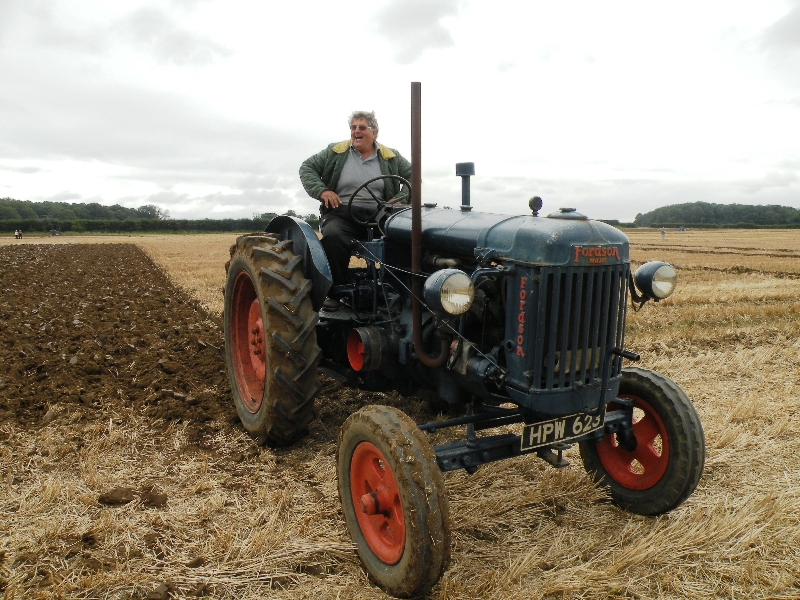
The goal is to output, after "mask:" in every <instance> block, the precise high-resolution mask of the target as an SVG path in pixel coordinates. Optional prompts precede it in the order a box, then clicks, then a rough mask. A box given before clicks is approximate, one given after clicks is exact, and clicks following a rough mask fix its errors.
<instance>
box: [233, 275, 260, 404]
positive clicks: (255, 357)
mask: <svg viewBox="0 0 800 600" xmlns="http://www.w3.org/2000/svg"><path fill="white" fill-rule="evenodd" d="M229 319H230V322H229V323H228V326H229V327H230V328H231V357H232V361H233V369H234V372H235V374H236V385H237V387H238V388H239V396H240V397H241V399H242V402H243V404H244V406H245V408H246V409H247V410H248V411H250V412H253V413H255V412H257V411H258V409H259V408H261V401H262V398H263V396H264V380H265V376H266V354H265V347H264V323H263V322H262V320H261V306H260V304H259V302H258V296H257V295H256V289H255V287H254V286H253V282H252V281H251V280H250V276H249V275H248V274H247V273H246V272H245V271H241V272H240V273H239V274H238V275H237V276H236V279H235V280H234V282H233V291H232V292H231V313H230V317H229Z"/></svg>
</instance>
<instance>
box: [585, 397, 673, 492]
mask: <svg viewBox="0 0 800 600" xmlns="http://www.w3.org/2000/svg"><path fill="white" fill-rule="evenodd" d="M620 398H627V399H629V400H632V401H633V406H634V415H633V435H634V436H635V437H636V449H635V450H633V451H632V452H628V451H627V450H625V449H624V448H622V447H621V446H620V445H619V442H618V441H617V438H616V435H615V434H610V435H607V436H605V437H604V438H603V440H602V441H601V442H600V443H599V444H597V456H598V458H599V459H600V463H601V464H602V465H603V468H604V469H605V470H606V473H608V475H609V476H610V477H611V478H612V479H613V480H614V481H615V482H616V483H618V484H619V485H621V486H623V487H625V488H628V489H629V490H647V489H650V488H651V487H653V486H654V485H656V484H657V483H658V482H659V481H661V478H662V477H663V476H664V473H665V472H666V470H667V464H668V463H669V438H668V437H667V430H666V428H665V427H664V423H663V421H662V420H661V417H659V416H658V413H656V411H654V410H653V407H652V406H650V405H649V404H648V403H647V402H645V401H644V400H642V399H641V398H639V397H638V396H632V395H630V394H620ZM618 408H619V407H617V406H615V405H613V404H610V405H609V410H615V409H618ZM636 409H639V410H636Z"/></svg>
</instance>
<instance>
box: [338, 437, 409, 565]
mask: <svg viewBox="0 0 800 600" xmlns="http://www.w3.org/2000/svg"><path fill="white" fill-rule="evenodd" d="M350 494H351V496H352V498H353V506H354V508H355V513H356V518H357V519H358V526H359V527H360V528H361V533H362V535H363V536H364V539H365V540H366V542H367V545H368V546H369V548H370V550H372V552H373V553H374V554H375V556H377V557H378V558H379V559H380V560H381V562H384V563H386V564H387V565H394V564H397V562H398V561H399V560H400V558H401V557H402V556H403V549H404V547H405V543H406V525H405V520H404V518H403V505H402V502H401V500H400V491H399V490H398V489H397V481H396V480H395V478H394V473H392V469H391V467H389V463H388V462H387V461H386V458H385V457H384V456H383V454H382V453H381V451H380V450H378V448H376V447H375V446H374V445H373V444H370V443H369V442H361V443H360V444H359V445H358V446H356V449H355V452H353V457H352V458H351V459H350Z"/></svg>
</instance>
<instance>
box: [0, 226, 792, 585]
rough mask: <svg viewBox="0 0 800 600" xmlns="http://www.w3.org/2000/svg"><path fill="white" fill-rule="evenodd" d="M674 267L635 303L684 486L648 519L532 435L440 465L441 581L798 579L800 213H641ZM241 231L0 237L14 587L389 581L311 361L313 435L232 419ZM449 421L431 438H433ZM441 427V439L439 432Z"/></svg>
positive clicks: (635, 245) (4, 491) (417, 411)
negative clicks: (369, 547)
mask: <svg viewBox="0 0 800 600" xmlns="http://www.w3.org/2000/svg"><path fill="white" fill-rule="evenodd" d="M628 235H629V237H630V239H631V257H632V260H633V261H634V262H635V263H637V264H638V263H640V262H644V261H646V260H651V259H660V260H667V261H669V262H671V263H672V264H674V265H675V266H676V267H677V268H678V271H679V288H678V290H677V292H676V294H675V296H674V297H673V298H670V299H668V300H667V301H664V302H662V303H660V304H659V305H652V304H648V305H646V306H645V308H644V309H643V310H642V311H641V312H639V313H633V312H632V311H630V312H629V315H630V317H629V323H628V330H627V342H626V346H627V347H628V348H629V349H631V350H633V351H636V352H639V353H641V355H642V361H641V363H639V366H642V367H645V368H650V369H654V370H657V371H659V372H661V373H664V374H665V375H667V376H669V377H671V378H672V379H674V380H675V381H676V382H678V383H679V385H681V387H682V388H683V389H684V390H685V391H686V392H687V393H688V395H689V396H690V398H692V399H693V401H694V403H695V406H696V408H697V410H698V413H699V414H700V418H701V420H702V422H703V426H704V429H705V434H706V444H707V459H706V468H705V472H704V475H703V478H702V480H701V482H700V485H699V487H698V489H697V491H696V492H695V493H694V494H693V495H692V496H691V497H690V498H689V499H688V500H687V501H686V502H685V503H684V504H683V505H682V506H681V507H679V508H678V509H677V510H675V511H673V512H672V513H670V514H668V515H665V516H662V517H659V518H656V519H652V518H644V517H639V516H636V515H630V514H627V513H625V512H622V511H620V510H618V509H617V508H615V507H614V506H613V505H611V504H609V503H608V502H607V500H606V498H605V495H604V493H603V492H602V490H598V489H596V488H595V487H594V486H593V485H592V484H591V482H590V480H589V479H588V477H587V476H586V475H585V473H584V472H583V469H582V467H581V463H580V458H579V457H578V454H577V450H576V449H573V450H570V451H568V452H567V458H568V459H569V460H570V461H571V462H572V465H571V466H570V467H569V468H567V469H563V470H559V471H556V470H553V469H551V468H550V467H548V466H547V465H545V464H544V463H543V462H542V461H541V460H539V459H538V458H536V457H535V456H527V457H524V458H522V459H518V460H513V461H506V462H502V463H496V464H493V465H486V466H483V467H481V469H480V470H479V471H478V472H477V473H476V474H475V475H472V476H470V475H467V474H465V473H460V472H459V473H450V474H447V475H446V476H445V480H446V484H447V489H448V493H449V497H450V504H451V513H452V515H453V523H454V531H453V552H452V556H453V559H452V562H451V567H450V569H449V570H448V571H447V572H446V573H445V575H444V577H443V578H442V580H441V582H440V583H439V585H437V586H436V588H434V591H433V593H432V595H431V597H433V598H442V599H445V598H448V599H449V598H453V599H462V598H463V599H467V598H470V599H472V598H475V599H477V598H498V599H500V598H510V599H522V598H524V599H526V600H528V599H536V598H608V597H623V598H797V597H800V550H798V548H800V491H798V489H799V488H798V480H800V453H798V452H797V432H798V431H800V410H798V404H799V403H800V335H799V334H800V305H798V303H797V301H796V299H797V298H798V297H800V232H797V231H689V232H674V231H670V232H668V233H667V235H666V238H665V239H664V240H662V239H661V236H660V235H659V233H658V231H649V230H648V231H631V232H628ZM233 239H234V236H232V235H202V236H201V235H198V236H141V237H117V236H115V237H92V238H88V237H87V238H79V237H70V238H65V237H62V238H57V239H55V238H40V239H36V238H28V239H24V240H22V241H15V240H13V239H10V238H4V239H2V240H0V365H2V368H0V594H2V595H3V598H5V599H10V598H15V599H21V598H119V599H123V598H126V599H133V598H151V599H156V598H167V597H169V598H189V597H209V598H242V599H255V598H287V599H288V598H315V600H317V599H318V600H323V599H334V598H342V599H343V598H358V599H371V598H384V597H385V594H383V592H381V591H380V590H379V589H378V588H375V587H374V586H372V585H371V584H370V583H369V581H368V580H367V578H366V577H365V575H364V573H363V571H362V569H361V567H360V564H359V562H358V559H357V557H356V555H355V553H354V551H353V550H352V546H351V543H350V541H349V539H348V537H347V534H346V531H345V527H344V522H343V519H342V516H341V512H340V509H339V501H338V496H337V493H336V480H335V464H334V455H335V444H336V435H337V433H338V429H339V426H340V425H341V423H342V422H343V421H344V419H345V418H346V417H347V415H348V414H350V413H351V412H352V411H354V410H357V409H358V408H359V407H360V406H363V405H365V404H390V405H393V406H397V407H399V408H401V409H402V410H404V411H406V412H408V413H409V414H410V415H411V416H412V418H414V419H416V420H417V421H418V422H420V421H422V420H424V419H430V418H433V417H434V416H435V415H433V414H432V413H430V412H428V410H429V409H428V408H427V406H426V405H425V404H424V403H422V402H420V401H418V400H415V399H403V398H400V397H399V396H397V395H394V394H388V395H386V394H377V393H369V392H364V391H359V390H354V389H348V388H343V387H341V386H340V385H339V384H336V383H334V382H332V381H330V380H327V379H326V380H324V388H323V391H322V393H321V395H320V396H319V398H318V400H317V406H318V412H319V418H318V419H317V421H316V422H315V424H314V427H313V431H312V433H311V435H310V436H309V437H308V438H306V439H305V440H303V441H302V442H301V443H300V444H298V445H297V446H296V447H294V448H292V449H288V450H271V449H268V448H260V447H257V446H256V445H255V443H254V442H253V441H252V440H251V439H250V438H248V437H247V435H245V434H244V432H243V430H242V428H241V427H240V425H239V424H238V420H237V418H236V414H235V410H234V409H233V406H232V400H231V399H230V389H229V387H228V382H227V376H226V375H225V366H224V360H223V358H222V356H221V354H220V351H219V350H220V348H221V347H222V345H223V342H222V332H221V329H220V327H219V322H220V316H221V312H222V294H221V291H220V290H221V287H222V285H223V282H224V271H223V264H224V262H225V260H227V258H228V248H229V246H230V244H231V243H232V242H233ZM442 439H443V438H442ZM436 441H437V442H440V441H441V440H440V439H437V440H436Z"/></svg>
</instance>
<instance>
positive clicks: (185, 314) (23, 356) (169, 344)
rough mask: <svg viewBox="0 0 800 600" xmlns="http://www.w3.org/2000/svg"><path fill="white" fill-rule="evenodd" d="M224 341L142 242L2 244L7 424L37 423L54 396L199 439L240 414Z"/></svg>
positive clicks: (0, 376)
mask: <svg viewBox="0 0 800 600" xmlns="http://www.w3.org/2000/svg"><path fill="white" fill-rule="evenodd" d="M222 346H223V337H222V332H221V330H220V329H219V328H218V327H217V326H216V325H215V324H214V322H213V321H212V320H211V319H210V318H209V316H208V315H207V314H205V313H204V312H203V311H202V310H201V309H200V307H199V306H198V304H197V303H195V302H194V301H193V300H191V299H190V298H188V297H187V296H186V295H185V294H184V293H183V292H181V291H180V290H179V289H177V288H176V287H175V286H174V285H173V284H172V283H171V282H170V281H169V280H168V279H167V277H166V276H165V275H164V273H163V272H162V271H161V270H160V269H159V268H158V267H157V266H156V265H155V264H154V263H153V262H152V261H151V260H150V258H149V257H147V255H145V253H144V252H143V251H142V250H140V249H139V248H137V247H136V246H133V245H128V244H97V245H94V244H93V245H41V246H37V245H25V246H0V365H2V368H0V420H8V419H11V420H14V421H16V422H17V423H18V424H20V425H22V426H24V427H27V428H36V427H39V426H41V425H42V424H45V423H46V422H48V419H50V418H51V417H52V415H53V414H54V413H52V412H49V411H50V408H51V407H53V406H55V405H56V404H58V405H60V406H66V405H72V406H75V407H76V409H77V410H78V411H79V412H80V413H81V415H82V417H83V418H86V419H94V418H96V417H99V416H101V415H102V414H103V413H104V412H105V411H107V410H108V409H109V408H110V406H109V405H111V404H115V403H119V402H122V403H124V404H127V405H129V406H130V407H132V408H138V409H141V410H142V411H143V412H144V414H145V415H146V416H148V417H150V418H151V419H154V420H156V422H158V421H159V420H162V421H161V422H163V423H164V424H167V423H169V422H182V421H187V422H189V435H190V437H194V438H195V439H196V440H197V439H200V438H201V437H202V436H203V434H204V432H205V429H206V428H207V427H208V424H209V423H211V422H214V421H216V422H226V421H227V422H229V423H230V422H236V421H237V420H238V419H237V416H236V412H235V410H234V409H233V407H232V403H231V402H229V401H228V399H229V398H230V388H229V384H228V379H227V375H226V372H225V361H224V358H223V356H222V354H221V348H222ZM211 386H215V387H216V390H218V392H217V393H216V394H211V393H209V392H207V391H204V390H206V389H208V388H209V387H211ZM220 395H222V396H223V397H224V398H225V401H222V402H221V401H220V398H219V396H220Z"/></svg>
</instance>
